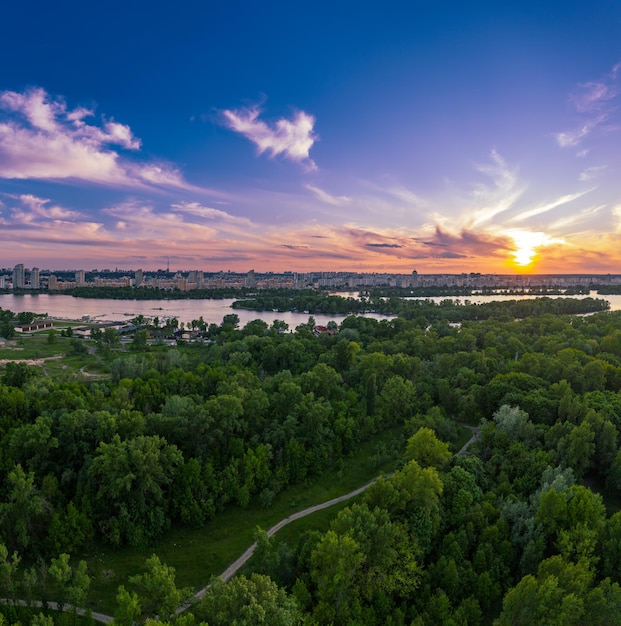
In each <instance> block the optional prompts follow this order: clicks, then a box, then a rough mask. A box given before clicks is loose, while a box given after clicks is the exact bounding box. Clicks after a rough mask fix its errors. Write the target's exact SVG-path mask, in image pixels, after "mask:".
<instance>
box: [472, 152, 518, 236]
mask: <svg viewBox="0 0 621 626" xmlns="http://www.w3.org/2000/svg"><path fill="white" fill-rule="evenodd" d="M491 159H492V162H491V163H488V164H484V165H479V166H477V170H478V171H479V172H481V173H482V174H485V175H486V176H487V177H489V178H490V179H491V181H492V185H490V184H489V183H485V184H478V185H476V186H475V188H474V191H473V192H472V199H473V202H474V209H473V211H472V213H471V218H470V223H471V226H472V227H476V226H480V225H481V224H483V223H485V222H489V221H490V220H491V219H493V218H494V217H496V216H497V215H498V214H500V213H504V212H505V211H508V210H509V209H510V208H511V207H512V206H513V205H514V203H515V201H516V200H517V199H518V198H519V197H520V196H521V195H522V193H523V192H524V189H523V188H522V187H520V186H519V185H518V179H517V172H516V171H515V170H512V169H510V168H509V166H508V165H507V164H506V162H505V160H504V159H503V158H502V157H501V156H500V154H499V153H498V152H496V150H492V152H491Z"/></svg>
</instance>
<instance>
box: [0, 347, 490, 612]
mask: <svg viewBox="0 0 621 626" xmlns="http://www.w3.org/2000/svg"><path fill="white" fill-rule="evenodd" d="M52 358H53V357H52ZM463 426H465V427H466V428H468V429H469V430H470V431H471V432H472V437H471V438H470V439H469V440H468V441H466V443H465V444H464V445H463V446H462V447H461V448H460V449H459V451H458V452H457V453H456V456H460V455H462V454H464V453H465V452H466V449H467V448H468V446H470V444H472V443H474V442H475V441H476V440H477V439H478V438H479V429H478V428H477V427H475V426H468V425H467V424H463ZM378 478H379V476H376V477H375V478H374V479H373V480H371V481H370V482H368V483H366V485H362V487H358V488H357V489H354V490H353V491H350V492H349V493H346V494H343V495H342V496H338V497H336V498H332V499H331V500H326V501H325V502H321V503H320V504H314V505H313V506H309V507H307V508H306V509H302V510H301V511H298V512H297V513H292V514H291V515H289V517H285V518H284V519H281V520H280V521H279V522H277V523H276V524H274V525H273V526H272V527H271V528H270V529H269V530H268V531H267V536H268V537H271V536H272V535H275V534H276V533H277V532H278V531H279V530H280V529H281V528H283V527H284V526H286V525H287V524H290V523H291V522H294V521H295V520H298V519H301V518H303V517H306V516H307V515H312V514H313V513H316V512H317V511H322V510H323V509H327V508H329V507H331V506H334V505H335V504H339V503H340V502H345V501H347V500H351V498H355V497H356V496H358V495H360V494H361V493H363V492H364V491H366V490H367V489H368V488H369V487H370V486H371V485H372V484H373V483H374V482H375V481H376V480H377V479H378ZM256 547H257V542H256V541H255V542H254V543H253V544H252V545H251V546H250V547H249V548H248V549H247V550H246V551H245V552H244V553H243V554H242V555H241V556H240V557H239V558H238V559H236V560H235V561H233V563H231V564H230V565H229V566H228V567H227V568H226V569H225V570H224V571H223V572H222V574H220V578H221V579H222V580H223V581H224V582H227V581H228V580H230V579H231V578H233V576H235V574H237V572H238V571H239V570H240V569H241V568H242V567H243V566H244V565H245V564H246V563H247V562H248V559H250V557H251V556H252V555H253V553H254V551H255V548H256ZM209 587H210V585H205V586H204V587H203V588H202V589H199V590H198V591H197V592H196V593H195V594H194V595H193V596H192V597H191V598H190V599H189V600H188V601H187V602H185V603H184V604H182V605H181V606H180V607H179V608H178V609H177V614H179V613H183V612H184V611H185V610H186V609H188V608H189V607H190V606H192V604H194V603H196V602H198V601H200V600H202V599H203V598H204V596H205V593H206V592H207V590H208V589H209ZM0 602H4V603H9V601H8V600H0ZM17 603H18V604H19V605H20V606H26V604H25V602H24V601H23V600H18V601H17ZM33 604H34V605H35V606H42V603H40V602H34V603H33ZM47 604H48V606H49V607H50V608H52V609H57V608H58V605H57V604H56V602H48V603H47ZM65 610H67V609H65ZM78 614H79V615H86V610H85V609H78ZM91 615H92V617H93V619H94V620H95V621H96V622H100V623H102V624H110V623H111V622H112V621H113V619H114V618H113V617H112V616H111V615H106V614H105V613H95V612H92V613H91Z"/></svg>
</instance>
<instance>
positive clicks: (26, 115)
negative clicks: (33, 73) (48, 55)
mask: <svg viewBox="0 0 621 626" xmlns="http://www.w3.org/2000/svg"><path fill="white" fill-rule="evenodd" d="M89 117H93V112H92V111H91V110H90V109H87V108H84V107H77V108H75V109H69V108H68V107H67V104H66V103H65V102H64V101H63V100H62V99H58V98H57V99H53V98H52V97H51V96H49V94H47V93H46V92H45V90H43V89H40V88H35V89H29V90H26V91H25V92H23V93H17V92H13V91H5V92H2V93H0V178H17V179H29V178H35V179H44V180H55V179H60V180H63V179H71V178H73V179H79V180H85V181H88V182H93V183H98V184H104V185H120V186H130V187H144V186H150V185H157V186H173V187H181V188H189V187H190V186H189V185H188V184H187V183H185V182H184V181H183V178H182V176H181V174H180V173H179V171H178V170H176V169H175V168H174V167H172V166H170V165H167V164H163V163H144V162H143V163H138V162H135V161H132V160H130V159H129V158H127V157H124V156H123V155H121V154H120V152H119V149H123V150H128V151H134V152H135V151H137V150H139V149H140V146H141V142H140V139H138V138H137V137H135V136H134V134H133V133H132V130H131V129H130V127H129V126H127V125H125V124H120V123H119V122H116V121H114V120H113V119H103V120H102V123H101V125H99V126H98V125H96V124H87V123H86V122H85V119H86V118H89Z"/></svg>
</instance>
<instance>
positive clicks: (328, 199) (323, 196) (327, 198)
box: [306, 185, 351, 206]
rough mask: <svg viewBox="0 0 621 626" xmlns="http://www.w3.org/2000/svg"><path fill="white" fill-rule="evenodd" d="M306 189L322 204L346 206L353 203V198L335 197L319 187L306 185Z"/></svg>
mask: <svg viewBox="0 0 621 626" xmlns="http://www.w3.org/2000/svg"><path fill="white" fill-rule="evenodd" d="M306 189H308V190H309V191H312V192H313V193H314V194H315V195H316V196H317V197H318V198H319V199H320V200H321V201H322V202H325V203H326V204H330V205H332V206H343V205H344V204H348V203H349V202H351V198H350V197H348V196H333V195H332V194H329V193H328V192H327V191H324V190H323V189H320V188H319V187H315V186H314V185H306Z"/></svg>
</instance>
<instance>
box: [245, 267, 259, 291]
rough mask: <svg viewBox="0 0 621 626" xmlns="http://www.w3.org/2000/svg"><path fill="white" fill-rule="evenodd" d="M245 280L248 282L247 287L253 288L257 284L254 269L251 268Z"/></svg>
mask: <svg viewBox="0 0 621 626" xmlns="http://www.w3.org/2000/svg"><path fill="white" fill-rule="evenodd" d="M244 282H245V283H246V287H250V288H251V289H254V288H255V287H256V286H257V277H256V276H255V274H254V270H250V271H249V272H248V273H247V274H246V280H245V281H244Z"/></svg>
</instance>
